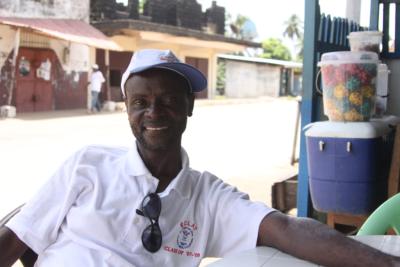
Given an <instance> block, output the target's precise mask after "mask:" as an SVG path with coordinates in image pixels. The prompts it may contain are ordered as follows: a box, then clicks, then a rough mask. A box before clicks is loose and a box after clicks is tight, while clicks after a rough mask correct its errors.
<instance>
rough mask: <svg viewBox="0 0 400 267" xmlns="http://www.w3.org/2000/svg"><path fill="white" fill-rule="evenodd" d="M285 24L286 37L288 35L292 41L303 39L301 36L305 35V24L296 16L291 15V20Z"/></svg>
mask: <svg viewBox="0 0 400 267" xmlns="http://www.w3.org/2000/svg"><path fill="white" fill-rule="evenodd" d="M284 24H285V30H284V32H283V36H284V37H285V36H286V35H287V36H288V37H289V38H290V39H292V40H294V39H295V38H297V39H299V38H301V36H302V35H303V26H302V25H303V22H302V21H301V20H300V18H299V17H298V16H297V15H296V14H293V15H291V16H290V17H289V19H288V20H287V21H285V22H284Z"/></svg>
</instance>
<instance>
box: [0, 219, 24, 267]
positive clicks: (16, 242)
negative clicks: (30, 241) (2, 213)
mask: <svg viewBox="0 0 400 267" xmlns="http://www.w3.org/2000/svg"><path fill="white" fill-rule="evenodd" d="M27 249H28V247H27V246H26V245H25V243H24V242H22V241H21V240H20V239H19V238H18V237H17V236H16V235H15V234H14V232H12V231H11V230H10V229H8V228H7V227H5V226H2V227H0V251H1V252H0V267H8V266H11V265H12V264H13V263H14V262H16V261H17V260H18V259H19V257H21V256H22V255H23V254H24V253H25V251H26V250H27Z"/></svg>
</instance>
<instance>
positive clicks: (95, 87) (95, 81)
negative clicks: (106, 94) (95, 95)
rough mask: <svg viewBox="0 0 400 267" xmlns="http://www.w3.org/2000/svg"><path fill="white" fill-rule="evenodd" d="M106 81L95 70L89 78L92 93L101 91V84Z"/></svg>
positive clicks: (99, 72)
mask: <svg viewBox="0 0 400 267" xmlns="http://www.w3.org/2000/svg"><path fill="white" fill-rule="evenodd" d="M105 81H106V80H105V79H104V76H103V74H102V73H101V71H99V70H96V71H95V72H93V73H92V76H90V90H92V91H94V92H100V91H101V84H102V83H104V82H105Z"/></svg>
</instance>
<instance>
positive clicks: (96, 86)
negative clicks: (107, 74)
mask: <svg viewBox="0 0 400 267" xmlns="http://www.w3.org/2000/svg"><path fill="white" fill-rule="evenodd" d="M92 70H93V72H92V75H91V76H90V95H91V97H92V100H91V106H90V112H95V111H96V110H97V112H100V110H101V106H100V101H99V94H100V92H101V86H102V85H103V83H104V82H105V81H106V80H105V79H104V76H103V74H102V73H101V71H100V70H99V65H97V64H93V66H92Z"/></svg>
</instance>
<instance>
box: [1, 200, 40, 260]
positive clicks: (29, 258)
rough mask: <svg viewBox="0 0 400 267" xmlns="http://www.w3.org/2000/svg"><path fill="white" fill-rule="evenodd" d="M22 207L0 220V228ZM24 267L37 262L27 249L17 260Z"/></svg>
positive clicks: (35, 257)
mask: <svg viewBox="0 0 400 267" xmlns="http://www.w3.org/2000/svg"><path fill="white" fill-rule="evenodd" d="M22 206H23V205H21V206H19V207H17V208H16V209H14V210H13V211H11V212H10V213H8V214H7V215H6V216H4V217H3V218H2V219H1V220H0V227H3V226H4V225H5V224H6V223H7V222H8V221H9V220H10V219H11V218H12V217H14V215H15V214H17V213H18V212H19V211H20V210H21V208H22ZM19 260H20V261H21V263H22V265H23V266H24V267H33V265H34V264H35V262H36V260H37V254H36V253H35V252H33V250H31V249H30V248H28V249H27V250H26V251H25V253H24V254H23V255H22V256H21V258H20V259H19Z"/></svg>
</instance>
